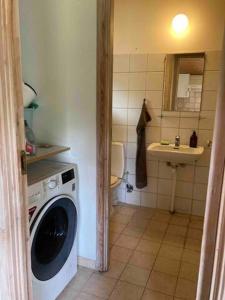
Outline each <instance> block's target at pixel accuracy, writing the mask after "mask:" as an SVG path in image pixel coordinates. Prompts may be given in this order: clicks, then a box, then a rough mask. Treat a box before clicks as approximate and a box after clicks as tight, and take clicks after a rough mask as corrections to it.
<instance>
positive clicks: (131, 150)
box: [127, 143, 137, 158]
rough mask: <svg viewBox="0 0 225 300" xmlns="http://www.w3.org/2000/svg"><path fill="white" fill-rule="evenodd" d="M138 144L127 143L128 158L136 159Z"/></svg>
mask: <svg viewBox="0 0 225 300" xmlns="http://www.w3.org/2000/svg"><path fill="white" fill-rule="evenodd" d="M136 152H137V144H136V143H127V158H136Z"/></svg>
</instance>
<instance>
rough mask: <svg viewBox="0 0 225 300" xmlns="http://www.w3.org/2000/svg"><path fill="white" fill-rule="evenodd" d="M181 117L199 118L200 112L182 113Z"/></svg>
mask: <svg viewBox="0 0 225 300" xmlns="http://www.w3.org/2000/svg"><path fill="white" fill-rule="evenodd" d="M180 117H181V118H183V117H186V118H198V117H199V112H198V111H181V112H180Z"/></svg>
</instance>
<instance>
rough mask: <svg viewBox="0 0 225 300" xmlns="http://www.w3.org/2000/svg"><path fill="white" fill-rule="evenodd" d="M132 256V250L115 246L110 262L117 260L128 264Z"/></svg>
mask: <svg viewBox="0 0 225 300" xmlns="http://www.w3.org/2000/svg"><path fill="white" fill-rule="evenodd" d="M131 254H132V250H130V249H126V248H122V247H118V246H115V245H114V246H113V247H112V249H111V253H110V260H112V259H113V260H117V261H120V262H123V263H127V262H128V260H129V259H130V257H131Z"/></svg>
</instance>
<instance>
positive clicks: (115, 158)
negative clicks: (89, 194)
mask: <svg viewBox="0 0 225 300" xmlns="http://www.w3.org/2000/svg"><path fill="white" fill-rule="evenodd" d="M124 168H125V157H124V145H123V144H122V143H119V142H112V149H111V212H112V205H113V204H116V203H115V199H114V198H115V197H114V193H115V188H116V187H118V186H119V185H120V183H121V182H122V178H123V175H124Z"/></svg>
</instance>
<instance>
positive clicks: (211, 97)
mask: <svg viewBox="0 0 225 300" xmlns="http://www.w3.org/2000/svg"><path fill="white" fill-rule="evenodd" d="M216 101H217V92H216V91H203V94H202V104H201V109H202V110H215V109H216Z"/></svg>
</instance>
